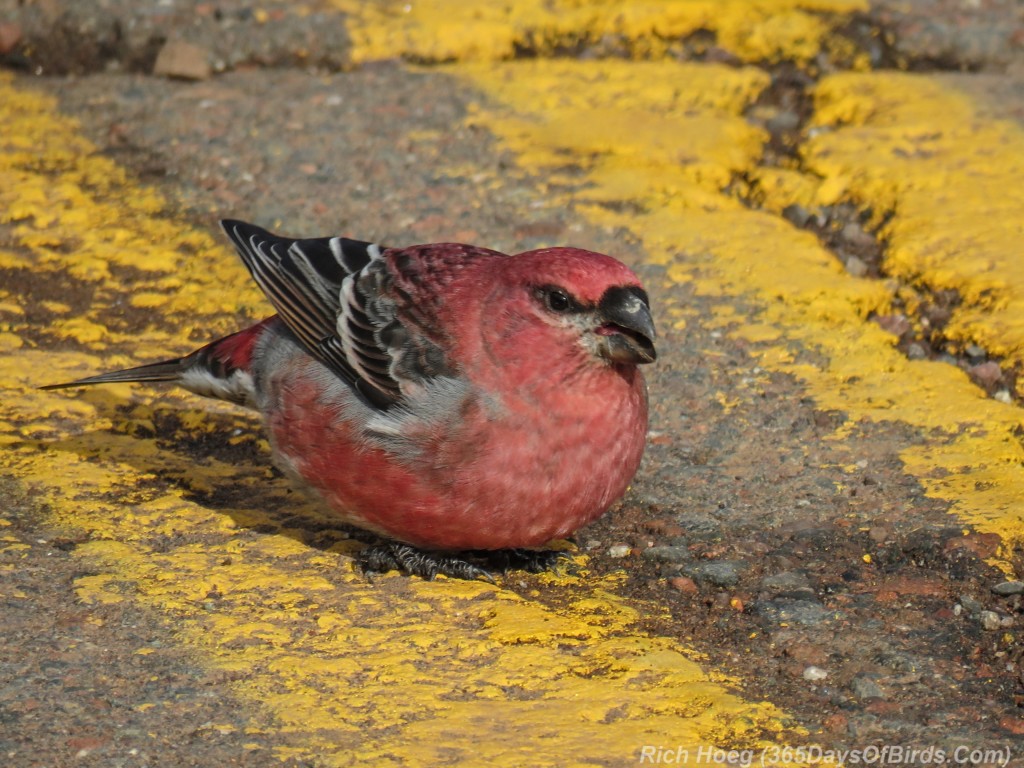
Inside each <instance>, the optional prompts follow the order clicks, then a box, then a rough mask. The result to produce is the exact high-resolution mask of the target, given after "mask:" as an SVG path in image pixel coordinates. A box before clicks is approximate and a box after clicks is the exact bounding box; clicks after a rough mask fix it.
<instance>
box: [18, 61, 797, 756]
mask: <svg viewBox="0 0 1024 768" xmlns="http://www.w3.org/2000/svg"><path fill="white" fill-rule="evenodd" d="M0 122H3V123H4V124H5V126H8V127H9V126H11V125H13V126H14V128H13V129H10V130H8V131H5V133H4V134H3V136H2V137H0V211H5V213H4V214H3V215H4V217H5V221H6V222H7V223H8V224H9V225H10V228H11V231H12V233H13V241H14V248H15V250H16V251H17V253H18V254H23V255H24V256H25V257H26V258H27V259H29V260H31V262H32V263H33V264H34V265H35V268H36V269H37V271H38V273H39V275H40V279H41V280H45V279H50V276H51V275H56V274H59V275H60V276H61V279H66V278H67V277H68V276H70V278H73V279H74V280H79V281H82V282H87V283H89V284H90V286H91V287H94V288H95V289H96V290H95V293H96V297H97V300H96V304H95V306H93V307H91V308H90V310H89V311H88V313H87V314H86V315H85V316H83V317H80V318H67V319H65V320H64V321H62V322H61V323H56V324H55V325H54V328H53V329H52V330H50V331H48V334H49V335H50V336H51V337H52V338H54V339H56V340H59V341H61V343H62V344H61V347H60V350H59V351H58V349H48V348H45V347H42V348H37V347H35V345H28V344H26V345H25V348H23V349H21V350H19V351H18V353H17V355H8V356H6V357H0V386H2V387H3V389H4V397H3V398H2V399H0V448H2V451H0V465H2V466H3V468H4V471H5V472H6V473H7V474H9V475H11V476H13V477H15V478H17V480H18V482H19V483H20V485H21V487H22V490H23V491H24V492H26V493H30V494H31V495H32V498H33V500H34V501H35V502H37V503H38V504H40V506H41V507H42V508H45V509H50V510H52V512H51V520H50V523H51V525H52V526H53V527H54V528H55V529H58V530H66V531H69V532H74V535H75V537H76V539H78V540H81V541H82V543H81V544H80V545H79V546H78V547H77V548H76V549H75V556H76V557H80V558H82V560H83V561H84V562H85V563H87V564H88V568H87V569H88V571H89V572H90V575H88V576H83V577H80V578H79V579H77V580H76V583H75V591H76V596H77V599H78V600H79V602H80V603H81V604H82V606H83V607H84V608H86V609H88V607H89V606H91V605H102V604H117V603H123V602H131V603H133V604H135V605H138V606H141V607H142V608H143V609H148V610H150V611H151V612H152V614H153V615H154V616H155V617H157V620H159V621H161V622H162V623H163V624H164V626H165V627H166V628H167V629H168V631H171V632H173V633H174V634H175V636H176V637H177V638H178V640H179V641H180V642H181V643H182V644H183V645H184V646H185V647H188V648H191V649H193V651H194V652H195V654H196V655H197V657H198V658H199V659H201V660H202V661H203V662H204V663H205V664H206V665H207V666H209V667H211V668H214V669H217V670H222V671H224V672H226V673H230V675H231V677H232V679H234V680H236V682H235V683H233V684H232V686H233V691H234V692H235V694H236V695H237V696H238V697H239V698H240V699H241V700H243V701H245V702H248V703H249V704H250V705H251V706H254V707H255V706H259V707H262V708H263V709H264V710H265V711H266V712H269V713H270V714H271V715H272V717H273V720H274V722H275V723H276V726H275V731H276V732H277V733H278V734H279V736H280V747H279V748H278V749H277V752H276V754H277V756H278V757H280V758H282V759H285V758H292V757H293V758H296V759H298V760H300V761H302V762H316V763H317V764H318V765H325V766H332V765H339V766H340V765H346V766H348V765H354V764H365V765H374V766H405V765H413V766H431V765H440V764H462V765H480V764H484V763H486V764H488V765H493V766H496V767H497V766H503V765H507V766H519V765H522V764H523V760H524V759H526V760H528V761H529V763H530V764H531V765H536V766H562V765H567V764H575V763H578V764H596V763H599V762H603V761H608V760H612V761H615V762H621V763H631V762H634V761H635V760H636V759H638V755H639V750H640V749H641V747H642V746H643V745H645V744H671V745H672V746H673V748H674V747H676V746H683V747H690V748H692V749H696V748H697V747H699V746H718V747H722V748H726V749H731V748H738V747H745V746H747V747H757V746H761V745H766V744H768V743H770V742H772V741H774V740H777V739H779V738H781V734H782V733H785V734H786V739H787V740H792V739H794V738H797V739H799V738H801V736H802V731H801V730H800V729H799V728H796V727H794V726H792V724H791V723H790V722H789V720H788V718H787V717H786V716H785V714H784V713H782V712H780V711H779V710H778V709H776V708H775V707H773V706H772V705H771V704H769V703H765V702H750V701H746V700H744V699H743V698H742V697H741V696H739V695H737V694H736V693H734V692H733V691H732V688H733V686H735V685H736V681H733V680H731V679H729V678H726V677H724V676H722V675H720V674H718V673H716V672H713V671H712V672H708V671H705V670H704V669H702V668H701V666H700V665H699V664H698V662H697V661H696V660H695V659H694V658H693V657H694V654H693V652H692V651H690V650H689V649H687V648H685V647H683V646H680V645H679V644H678V643H677V642H676V641H674V640H672V639H670V638H664V637H652V636H649V635H647V634H645V633H644V632H643V631H642V630H641V629H640V628H639V627H638V626H637V624H638V607H637V606H635V605H627V604H626V603H625V602H624V601H623V600H622V599H620V598H618V597H617V596H616V595H615V588H616V586H617V581H616V580H615V579H614V578H610V579H606V580H603V581H600V580H596V579H594V578H592V577H588V578H583V579H579V578H575V579H570V578H564V579H556V578H553V577H552V578H551V579H549V580H548V583H547V584H546V585H545V591H546V593H547V594H549V595H551V596H558V597H559V598H560V601H561V602H560V604H561V605H562V607H560V608H557V609H555V608H551V607H545V606H544V605H541V604H539V603H537V602H535V601H534V600H531V599H526V598H523V597H519V596H517V595H515V594H514V593H512V592H509V591H507V590H503V589H500V588H498V587H495V586H492V585H488V584H482V583H464V582H456V581H446V580H439V581H438V582H435V583H426V582H422V581H420V580H416V579H404V578H399V577H394V576H391V577H380V578H377V579H374V580H373V581H370V580H368V579H366V578H365V577H363V576H362V575H361V574H358V573H356V572H354V571H353V570H352V569H351V567H350V566H348V565H347V563H348V561H347V560H346V559H345V558H344V557H342V556H340V555H339V552H342V551H348V550H349V548H350V545H349V543H348V542H347V541H346V540H345V538H344V535H343V534H341V533H340V532H338V531H334V530H332V529H331V528H330V525H329V523H330V521H329V520H327V519H325V518H324V517H323V514H324V513H323V511H322V510H321V509H320V508H318V507H316V506H312V505H308V504H306V503H304V502H302V501H299V500H297V499H296V497H295V495H294V494H293V493H292V491H291V490H290V488H289V487H288V485H287V483H285V482H284V481H281V480H273V479H271V478H270V477H268V472H267V468H266V465H265V464H264V463H263V462H259V463H257V464H256V465H251V466H248V465H247V466H239V465H236V464H231V465H228V464H224V463H222V462H220V461H218V460H217V459H216V458H215V457H214V456H209V457H204V458H202V459H199V460H197V459H196V458H195V457H194V456H193V455H191V452H190V451H189V450H188V449H187V445H188V441H190V440H195V439H199V438H202V437H203V436H204V435H206V434H207V433H216V434H218V435H221V434H231V433H232V432H233V431H235V430H241V431H242V432H243V433H251V432H254V431H255V430H256V428H257V427H256V425H255V421H254V419H253V418H252V417H251V416H249V415H247V414H244V413H240V412H239V411H237V410H236V409H233V408H231V407H228V406H220V405H217V404H215V403H207V402H205V401H204V402H202V403H200V402H197V401H196V400H195V399H194V398H188V397H186V396H183V395H181V394H180V393H161V394H159V395H155V394H153V392H152V391H151V390H149V389H146V388H141V387H135V386H129V385H118V386H111V387H105V388H102V389H95V390H90V391H88V392H87V393H83V394H81V395H78V396H75V395H72V394H70V393H66V392H43V391H40V390H38V389H36V387H37V385H38V384H40V383H45V382H50V381H60V380H65V379H67V378H69V377H71V376H77V375H83V374H86V373H93V372H96V371H100V370H105V369H109V368H111V367H117V366H120V365H128V364H131V363H132V362H141V360H140V359H139V358H140V357H143V356H144V357H147V358H148V357H150V356H153V357H156V356H158V355H162V354H169V353H171V352H172V351H174V349H176V348H177V346H178V345H179V344H180V343H181V340H182V339H184V338H185V337H186V336H188V333H189V330H190V326H191V325H192V324H196V323H202V325H203V326H204V329H205V330H207V331H208V332H209V333H211V334H212V333H216V332H218V330H219V329H220V328H223V327H224V326H228V327H227V328H226V329H225V330H230V329H231V325H232V321H231V313H232V312H233V311H234V310H235V309H236V305H237V304H238V303H239V302H241V303H243V304H245V303H247V302H248V301H250V300H251V299H252V289H251V288H249V287H245V288H243V287H242V284H243V282H244V275H243V270H242V269H241V268H240V267H239V266H237V265H236V264H235V263H234V257H233V256H230V255H229V254H227V253H226V251H225V249H224V248H222V247H221V246H220V245H216V244H214V242H213V240H212V239H211V238H210V237H209V235H207V234H205V233H202V232H198V231H196V230H193V229H191V228H189V227H188V226H187V225H185V224H184V223H183V222H181V221H176V220H175V219H174V217H173V215H172V214H173V211H172V210H171V209H170V207H169V206H168V205H167V203H166V202H165V201H164V200H163V199H162V198H161V197H160V196H159V195H158V194H157V193H156V192H155V191H153V190H146V189H139V188H138V187H136V186H133V185H132V184H131V183H130V180H129V179H128V177H127V175H126V174H125V173H124V171H122V170H121V169H120V168H118V167H117V166H116V165H114V164H112V163H110V162H109V160H107V159H106V158H103V157H102V156H100V155H99V154H98V153H97V152H96V151H95V149H94V148H93V147H92V146H91V145H90V144H89V143H88V142H87V141H85V140H84V139H82V138H81V137H80V136H79V135H78V134H77V131H76V127H75V125H74V123H73V122H72V121H70V120H67V119H65V118H62V117H60V116H59V115H57V114H56V113H55V111H54V105H53V103H52V102H51V101H50V100H48V99H46V98H44V97H42V96H39V95H37V94H34V93H32V92H31V91H27V90H23V89H20V88H15V87H13V86H12V84H11V80H10V78H0ZM722 151H723V152H726V151H727V149H726V148H724V147H722ZM695 178H696V176H695ZM115 211H116V215H114V212H115ZM196 265H200V266H196ZM128 266H130V267H133V268H134V272H133V277H132V278H131V284H130V285H128V284H125V283H123V282H121V278H119V277H118V275H119V274H120V273H121V268H123V267H128ZM245 285H246V286H248V284H247V282H245ZM171 286H173V289H171ZM139 291H141V295H142V296H144V299H143V301H142V304H143V305H145V306H146V308H147V309H151V310H152V312H151V314H152V316H153V318H154V322H156V320H157V319H159V322H160V324H161V325H162V326H163V327H162V328H155V327H154V328H152V329H150V330H148V331H145V332H143V333H141V334H138V335H136V337H135V338H134V339H132V340H131V341H133V342H134V346H133V348H134V349H135V350H137V351H136V353H135V354H133V355H128V354H124V353H120V354H113V353H111V354H106V353H105V354H104V355H102V356H100V355H97V354H95V350H97V349H101V348H102V347H103V346H105V345H106V344H108V343H127V341H128V339H126V338H124V337H123V336H122V333H121V332H120V331H118V330H117V328H116V327H115V328H113V329H111V328H110V327H109V325H111V324H114V323H116V322H117V313H116V312H112V311H111V307H112V305H113V302H114V301H117V300H118V298H119V297H123V296H128V295H132V293H133V292H139ZM161 296H162V297H164V300H163V302H162V303H161V302H159V301H158V300H157V297H161ZM253 308H254V310H257V311H263V310H264V307H263V305H262V303H261V302H257V301H255V300H253ZM18 322H19V319H18V317H17V316H15V317H14V318H13V322H12V323H11V324H10V331H9V333H10V334H11V335H12V336H14V337H15V338H18V339H19V341H20V340H21V339H20V336H18V334H19V333H23V332H25V331H26V330H27V329H25V328H24V327H23V326H19V325H18ZM34 330H38V329H34ZM172 348H174V349H172ZM139 350H145V351H144V353H142V352H139ZM171 419H173V420H174V421H173V423H175V424H176V427H175V428H174V430H169V431H168V433H165V434H162V435H161V439H160V440H153V439H152V437H150V436H149V435H150V434H151V430H152V429H153V425H154V423H156V422H157V421H161V422H164V423H166V422H167V421H168V420H171ZM253 439H254V438H253ZM247 486H248V487H249V488H250V489H251V492H250V493H237V494H235V495H232V496H231V498H238V499H249V500H251V502H249V503H246V502H238V504H241V505H242V506H235V505H233V504H231V503H221V504H220V505H213V504H208V503H202V502H200V501H197V500H196V494H200V496H201V495H202V494H208V493H211V492H214V491H216V490H218V489H228V488H230V489H237V488H239V487H242V488H244V487H247ZM69 499H73V503H68V500H69ZM297 520H302V521H304V522H297ZM313 523H316V525H314V524H313ZM267 531H276V533H274V532H267ZM313 531H316V533H313ZM15 546H18V545H15ZM7 556H8V557H18V552H17V551H13V552H12V551H10V550H8V553H7ZM640 610H642V612H644V613H650V612H651V611H652V610H655V609H654V608H652V607H642V608H641V609H640ZM210 727H211V728H213V729H214V730H218V729H222V726H218V725H211V726H210ZM482 735H483V736H485V738H482Z"/></svg>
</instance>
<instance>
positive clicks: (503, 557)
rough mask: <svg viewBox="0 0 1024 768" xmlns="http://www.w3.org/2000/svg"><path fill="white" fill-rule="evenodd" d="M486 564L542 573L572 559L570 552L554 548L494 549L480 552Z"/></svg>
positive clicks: (502, 568)
mask: <svg viewBox="0 0 1024 768" xmlns="http://www.w3.org/2000/svg"><path fill="white" fill-rule="evenodd" d="M480 555H481V556H482V557H485V558H486V559H487V562H488V564H489V565H490V566H491V567H493V568H495V569H496V570H499V571H501V572H502V573H508V572H509V571H526V572H527V573H544V572H545V571H551V570H556V567H557V566H559V565H562V564H564V563H567V562H571V561H572V553H571V552H565V551H563V550H556V549H496V550H494V551H492V552H482V553H480Z"/></svg>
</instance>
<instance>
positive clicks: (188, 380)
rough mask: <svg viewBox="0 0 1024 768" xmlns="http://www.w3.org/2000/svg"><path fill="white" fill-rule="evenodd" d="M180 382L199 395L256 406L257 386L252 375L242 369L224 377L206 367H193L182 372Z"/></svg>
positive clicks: (251, 406)
mask: <svg viewBox="0 0 1024 768" xmlns="http://www.w3.org/2000/svg"><path fill="white" fill-rule="evenodd" d="M178 384H180V385H181V386H182V387H184V388H185V389H187V390H188V391H189V392H194V393H196V394H197V395H202V396H204V397H216V398H220V399H221V400H229V401H231V402H234V403H238V404H240V405H246V406H248V407H250V408H255V407H256V387H255V384H254V383H253V379H252V376H250V375H249V373H248V372H247V371H243V370H241V369H236V370H234V371H232V372H231V374H230V375H228V376H227V377H225V378H222V377H220V376H215V375H214V374H213V373H212V372H210V371H208V370H206V369H205V368H202V367H193V368H189V369H188V370H186V371H185V372H183V373H182V374H181V378H180V379H179V380H178Z"/></svg>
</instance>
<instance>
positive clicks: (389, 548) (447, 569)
mask: <svg viewBox="0 0 1024 768" xmlns="http://www.w3.org/2000/svg"><path fill="white" fill-rule="evenodd" d="M356 562H357V563H358V564H359V567H360V568H362V570H363V572H364V573H384V572H385V571H401V572H402V573H404V574H407V575H409V576H419V577H420V578H423V579H426V580H427V581H433V580H434V579H435V578H436V577H437V576H438V575H444V576H447V577H448V578H450V579H465V580H466V581H476V580H477V579H483V580H484V581H489V582H491V583H492V584H493V583H494V577H493V576H492V575H491V574H490V572H488V571H486V570H484V569H483V568H481V567H480V566H478V565H474V564H473V563H471V562H469V561H468V560H464V559H462V558H461V557H458V556H456V555H446V554H441V553H438V552H425V551H423V550H422V549H416V548H415V547H411V546H409V545H408V544H399V543H398V542H385V543H384V544H378V545H377V546H373V547H367V548H365V549H363V550H362V551H361V552H360V553H359V554H358V555H357V556H356Z"/></svg>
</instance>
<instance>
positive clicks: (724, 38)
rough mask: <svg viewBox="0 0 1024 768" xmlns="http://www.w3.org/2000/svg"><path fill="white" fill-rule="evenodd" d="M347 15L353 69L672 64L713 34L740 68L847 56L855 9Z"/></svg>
mask: <svg viewBox="0 0 1024 768" xmlns="http://www.w3.org/2000/svg"><path fill="white" fill-rule="evenodd" d="M332 3H333V5H334V6H335V7H337V8H339V9H340V10H342V11H344V12H345V13H346V14H348V16H349V19H350V22H349V25H348V26H349V36H350V38H351V42H352V45H353V51H352V53H351V57H352V60H353V61H354V62H355V63H362V62H366V61H378V60H387V59H393V58H396V57H401V58H405V59H407V60H411V61H416V62H430V63H438V62H447V61H461V62H468V61H501V60H507V59H512V58H514V57H516V56H518V55H520V54H522V53H526V54H527V55H533V56H545V55H549V54H553V53H558V52H560V51H567V50H570V51H571V50H573V49H575V48H577V47H580V46H586V45H594V44H598V45H603V46H605V48H606V50H605V52H606V53H609V54H611V55H621V54H626V55H628V56H632V57H635V58H660V57H663V56H674V55H676V54H678V53H680V52H681V50H682V48H681V47H680V46H681V45H682V43H681V42H680V41H683V40H685V39H687V38H688V37H690V36H692V35H695V34H698V33H703V34H710V35H713V36H714V38H715V43H716V45H718V46H720V47H721V48H723V49H724V50H727V51H728V52H729V53H730V54H731V55H733V56H736V57H738V58H739V59H741V60H743V61H778V60H781V59H785V60H795V61H808V60H810V59H813V58H814V57H815V56H817V55H818V53H819V52H820V51H821V50H822V49H823V48H829V47H831V46H839V47H846V46H845V44H844V43H842V42H841V41H840V40H838V39H837V38H836V37H835V36H834V35H833V34H832V32H833V31H834V30H835V29H836V27H837V26H838V25H839V24H841V23H842V22H844V21H845V20H846V19H847V16H848V14H852V13H855V12H858V11H866V10H867V7H868V6H867V2H865V1H864V0H703V1H698V2H694V0H641V1H640V2H629V3H617V2H607V0H517V2H515V3H466V2H463V1H462V0H428V1H426V2H411V3H391V2H364V1H363V0H332Z"/></svg>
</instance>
